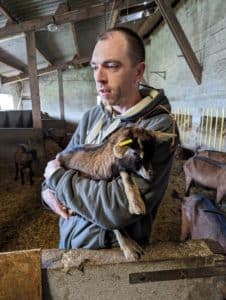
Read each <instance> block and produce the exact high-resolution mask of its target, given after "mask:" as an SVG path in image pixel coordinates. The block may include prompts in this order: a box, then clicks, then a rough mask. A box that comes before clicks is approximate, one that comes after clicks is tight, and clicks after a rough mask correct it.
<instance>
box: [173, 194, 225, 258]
mask: <svg viewBox="0 0 226 300" xmlns="http://www.w3.org/2000/svg"><path fill="white" fill-rule="evenodd" d="M172 196H173V197H174V198H176V199H179V200H180V201H181V219H182V220H181V221H182V225H181V237H180V239H181V241H184V240H186V239H187V238H188V237H190V238H191V239H211V240H214V241H216V242H218V243H219V244H220V245H221V246H222V248H223V249H224V250H225V253H226V216H225V213H224V212H222V211H221V210H220V209H219V208H217V207H216V204H215V203H214V202H213V201H211V200H210V199H209V198H207V197H205V196H203V195H201V194H194V195H191V196H189V197H181V196H180V195H179V194H178V193H177V192H176V191H174V192H173V194H172Z"/></svg>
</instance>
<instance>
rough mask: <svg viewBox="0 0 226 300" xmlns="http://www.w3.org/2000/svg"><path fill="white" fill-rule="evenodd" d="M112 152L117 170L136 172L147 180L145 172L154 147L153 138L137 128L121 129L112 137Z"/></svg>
mask: <svg viewBox="0 0 226 300" xmlns="http://www.w3.org/2000/svg"><path fill="white" fill-rule="evenodd" d="M112 137H113V139H114V141H113V143H112V144H113V152H114V155H115V157H116V159H117V163H118V167H119V169H122V170H123V169H124V170H126V171H131V172H136V173H137V174H139V175H141V176H142V177H144V178H146V179H149V178H150V174H149V172H148V171H147V169H146V168H147V166H148V163H149V162H150V160H151V157H152V154H153V152H154V146H155V136H154V134H152V133H151V132H149V131H148V130H145V129H143V128H139V127H128V128H121V129H119V130H118V131H116V132H115V133H114V134H113V135H112Z"/></svg>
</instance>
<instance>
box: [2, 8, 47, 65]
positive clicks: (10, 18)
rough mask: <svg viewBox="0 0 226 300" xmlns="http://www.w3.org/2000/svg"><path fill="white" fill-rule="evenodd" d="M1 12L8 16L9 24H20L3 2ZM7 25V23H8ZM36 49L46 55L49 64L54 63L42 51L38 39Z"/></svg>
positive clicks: (44, 55)
mask: <svg viewBox="0 0 226 300" xmlns="http://www.w3.org/2000/svg"><path fill="white" fill-rule="evenodd" d="M0 12H1V13H2V14H3V15H4V16H5V17H6V18H7V20H8V24H10V23H11V24H12V23H14V24H18V22H17V20H16V19H15V18H13V17H12V16H11V15H10V13H9V12H8V11H7V9H6V8H5V7H4V6H3V5H2V4H1V5H0ZM6 26H7V25H6ZM36 49H37V50H38V51H39V53H40V54H41V55H42V56H43V57H44V59H45V60H46V61H47V62H48V64H50V65H52V62H51V61H50V59H49V58H48V57H47V56H46V54H45V53H44V52H43V51H42V49H41V47H40V46H39V45H38V42H37V41H36Z"/></svg>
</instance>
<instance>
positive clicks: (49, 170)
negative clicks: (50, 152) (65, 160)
mask: <svg viewBox="0 0 226 300" xmlns="http://www.w3.org/2000/svg"><path fill="white" fill-rule="evenodd" d="M60 167H61V165H60V161H59V160H58V159H57V158H56V159H54V160H51V161H49V162H48V164H47V166H46V168H45V172H44V177H45V179H46V180H47V181H48V179H49V178H50V176H51V175H52V174H53V173H54V172H55V171H56V170H58V169H59V168H60Z"/></svg>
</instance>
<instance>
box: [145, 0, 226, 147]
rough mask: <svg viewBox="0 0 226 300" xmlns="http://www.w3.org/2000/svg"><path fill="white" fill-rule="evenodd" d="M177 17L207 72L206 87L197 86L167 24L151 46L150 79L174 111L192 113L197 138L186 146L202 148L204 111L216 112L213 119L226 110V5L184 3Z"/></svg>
mask: <svg viewBox="0 0 226 300" xmlns="http://www.w3.org/2000/svg"><path fill="white" fill-rule="evenodd" d="M176 15H177V18H178V20H179V22H180V24H181V26H182V28H183V30H184V32H185V34H186V36H187V38H188V40H189V41H190V44H191V46H192V48H193V50H194V52H195V54H196V56H197V58H198V60H199V62H200V64H201V66H202V68H203V73H202V83H201V84H200V85H198V84H197V83H196V81H195V79H194V77H193V75H192V73H191V71H190V69H189V67H188V65H187V64H186V61H185V59H184V57H183V56H182V53H181V50H180V49H179V47H178V45H177V43H176V40H175V39H174V37H173V35H172V33H171V32H170V29H169V27H168V25H165V24H162V25H161V26H160V27H159V28H158V29H157V30H156V31H155V32H154V33H153V35H152V37H151V41H150V43H149V44H148V45H147V65H148V68H147V70H146V79H147V80H148V82H149V84H151V85H153V86H155V87H161V88H164V90H165V92H166V94H167V95H168V97H169V99H170V102H171V104H172V108H173V110H174V111H177V110H178V109H179V110H180V111H181V112H182V111H184V110H186V109H187V111H189V113H190V114H191V115H192V121H193V124H192V125H193V134H190V133H189V139H188V141H186V142H187V143H188V144H190V145H191V144H193V145H195V144H197V145H198V144H199V141H198V140H197V138H196V137H197V131H198V127H199V125H200V116H201V114H202V113H203V111H202V108H203V107H205V108H212V109H213V110H212V114H213V115H216V114H217V113H216V110H217V108H218V116H219V114H221V115H222V109H223V108H226V84H225V82H226V1H225V0H216V1H212V0H189V1H182V3H181V4H180V6H179V7H178V9H177V10H176ZM159 71H160V72H165V78H163V77H164V73H152V72H159ZM223 117H224V115H223Z"/></svg>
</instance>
